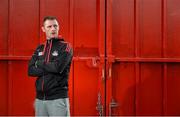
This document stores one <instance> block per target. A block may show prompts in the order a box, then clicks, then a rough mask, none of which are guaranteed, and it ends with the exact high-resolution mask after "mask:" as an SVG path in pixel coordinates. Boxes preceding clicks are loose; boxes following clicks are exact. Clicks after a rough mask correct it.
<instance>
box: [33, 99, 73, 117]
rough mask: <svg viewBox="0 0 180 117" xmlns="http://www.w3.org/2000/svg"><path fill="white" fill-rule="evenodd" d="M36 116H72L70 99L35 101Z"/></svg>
mask: <svg viewBox="0 0 180 117" xmlns="http://www.w3.org/2000/svg"><path fill="white" fill-rule="evenodd" d="M34 106H35V116H70V110H69V107H70V106H69V98H62V99H55V100H39V99H36V100H35V105H34Z"/></svg>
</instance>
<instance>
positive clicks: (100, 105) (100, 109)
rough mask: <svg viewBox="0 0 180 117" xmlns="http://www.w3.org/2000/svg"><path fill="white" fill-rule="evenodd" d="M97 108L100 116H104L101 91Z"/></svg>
mask: <svg viewBox="0 0 180 117" xmlns="http://www.w3.org/2000/svg"><path fill="white" fill-rule="evenodd" d="M96 110H97V111H98V113H99V116H103V105H102V103H101V94H100V93H98V101H97V106H96Z"/></svg>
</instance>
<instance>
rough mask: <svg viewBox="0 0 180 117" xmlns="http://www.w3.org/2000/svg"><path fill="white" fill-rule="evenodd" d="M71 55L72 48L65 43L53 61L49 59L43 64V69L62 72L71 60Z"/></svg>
mask: <svg viewBox="0 0 180 117" xmlns="http://www.w3.org/2000/svg"><path fill="white" fill-rule="evenodd" d="M72 57H73V49H72V48H71V46H69V44H66V45H65V46H64V47H63V48H62V50H61V52H60V53H59V55H58V57H57V59H56V60H55V61H50V62H48V63H45V64H44V65H43V69H44V70H45V71H47V72H51V73H62V72H63V71H64V69H65V68H66V66H67V65H68V64H69V63H70V62H71V60H72Z"/></svg>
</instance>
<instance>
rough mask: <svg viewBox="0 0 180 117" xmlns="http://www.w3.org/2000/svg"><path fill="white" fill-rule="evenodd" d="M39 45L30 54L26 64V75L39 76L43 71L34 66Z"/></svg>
mask: <svg viewBox="0 0 180 117" xmlns="http://www.w3.org/2000/svg"><path fill="white" fill-rule="evenodd" d="M39 48H40V46H38V47H37V49H36V50H35V52H34V54H33V55H32V57H31V59H30V61H29V64H28V75H29V76H33V77H39V76H42V75H43V73H44V70H43V69H41V68H37V67H36V66H35V63H36V61H37V59H38V50H39Z"/></svg>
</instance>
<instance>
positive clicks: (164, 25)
mask: <svg viewBox="0 0 180 117" xmlns="http://www.w3.org/2000/svg"><path fill="white" fill-rule="evenodd" d="M166 2H167V1H166V0H162V57H163V58H164V57H167V52H166V50H167V49H166V48H167V45H166V43H167V35H166V34H167V19H166V18H167V15H166V13H167V11H166V10H167V3H166ZM162 77H163V88H162V90H163V91H162V95H163V99H162V100H163V105H162V106H163V108H162V110H163V115H167V63H164V64H163V75H162Z"/></svg>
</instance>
